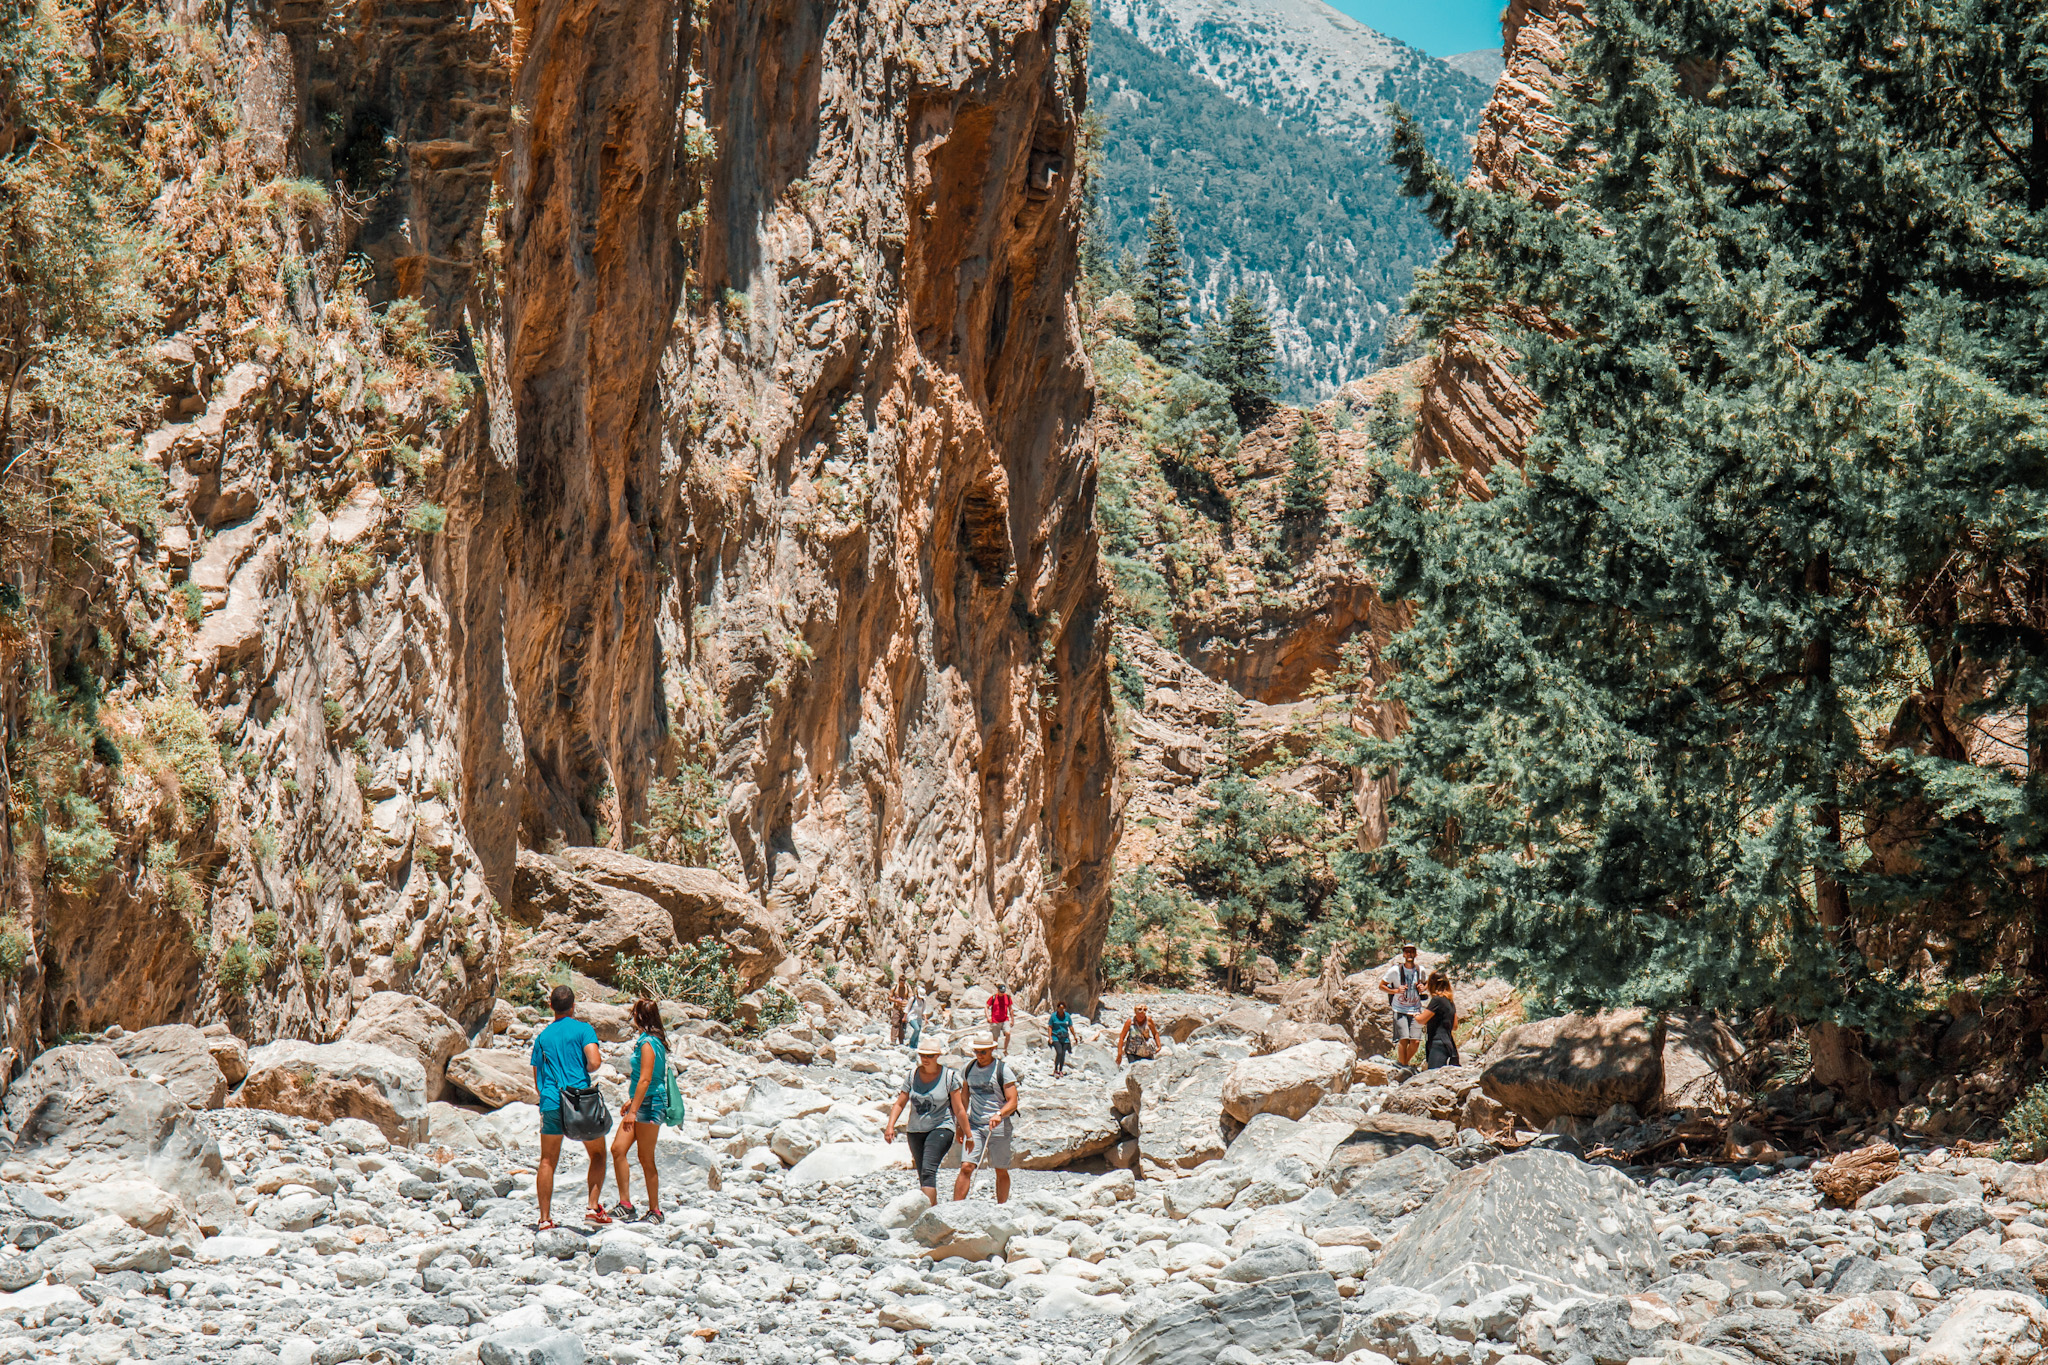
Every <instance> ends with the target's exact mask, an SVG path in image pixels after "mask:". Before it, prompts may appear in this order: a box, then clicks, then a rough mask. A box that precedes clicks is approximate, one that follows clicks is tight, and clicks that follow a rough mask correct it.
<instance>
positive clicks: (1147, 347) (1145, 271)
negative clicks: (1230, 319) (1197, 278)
mask: <svg viewBox="0 0 2048 1365" xmlns="http://www.w3.org/2000/svg"><path fill="white" fill-rule="evenodd" d="M1131 303H1132V306H1133V308H1134V309H1135V310H1136V312H1137V315H1138V316H1137V322H1136V323H1135V324H1134V325H1133V326H1132V328H1131V339H1132V340H1133V341H1135V342H1137V343H1138V345H1139V347H1140V348H1141V349H1142V350H1143V351H1144V352H1145V354H1146V355H1149V356H1151V357H1152V358H1153V359H1154V360H1157V361H1160V362H1162V363H1164V364H1167V365H1178V364H1180V362H1181V358H1182V355H1183V354H1184V353H1185V351H1186V350H1187V343H1188V330H1189V329H1188V262H1187V257H1186V255H1185V254H1183V253H1182V251H1181V246H1180V229H1179V228H1178V227H1177V226H1176V225H1175V224H1174V221H1173V201H1172V200H1170V199H1168V198H1167V197H1166V196H1165V195H1163V194H1162V195H1160V196H1159V198H1158V199H1156V200H1154V201H1153V204H1152V217H1151V218H1150V220H1148V221H1147V223H1146V224H1145V258H1144V260H1143V261H1141V262H1140V263H1139V265H1138V273H1137V278H1136V280H1135V282H1134V283H1133V284H1132V287H1131Z"/></svg>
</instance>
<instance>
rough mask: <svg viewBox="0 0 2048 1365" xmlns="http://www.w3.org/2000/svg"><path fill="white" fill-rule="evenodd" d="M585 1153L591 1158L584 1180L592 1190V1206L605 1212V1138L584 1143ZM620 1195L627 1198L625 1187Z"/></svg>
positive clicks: (600, 1211)
mask: <svg viewBox="0 0 2048 1365" xmlns="http://www.w3.org/2000/svg"><path fill="white" fill-rule="evenodd" d="M583 1154H584V1155H585V1156H587V1157H589V1158H590V1170H589V1172H588V1173H587V1174H586V1175H585V1176H584V1181H585V1183H586V1184H587V1185H588V1187H589V1191H590V1207H592V1208H593V1209H596V1210H597V1211H598V1212H599V1213H603V1212H604V1139H603V1138H592V1139H591V1140H590V1141H588V1142H586V1143H584V1144H583ZM619 1197H620V1198H621V1199H623V1198H625V1191H624V1190H623V1189H621V1190H620V1191H619Z"/></svg>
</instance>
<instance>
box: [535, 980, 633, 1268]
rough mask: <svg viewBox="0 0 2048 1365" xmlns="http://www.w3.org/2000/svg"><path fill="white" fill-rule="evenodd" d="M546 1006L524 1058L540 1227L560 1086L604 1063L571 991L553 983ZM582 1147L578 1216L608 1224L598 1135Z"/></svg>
mask: <svg viewBox="0 0 2048 1365" xmlns="http://www.w3.org/2000/svg"><path fill="white" fill-rule="evenodd" d="M548 1007H549V1008H550V1009H552V1010H554V1012H555V1022H554V1023H552V1024H549V1025H548V1026H547V1027H546V1028H544V1029H542V1030H541V1031H540V1033H539V1034H538V1035H537V1036H536V1037H535V1038H534V1040H533V1053H532V1055H531V1056H529V1057H528V1058H527V1060H528V1061H529V1062H531V1063H532V1064H533V1086H534V1089H536V1090H538V1091H539V1092H540V1170H539V1171H538V1172H536V1173H535V1175H534V1184H535V1186H536V1187H537V1192H538V1194H539V1195H540V1230H545V1229H547V1228H551V1227H553V1226H554V1225H555V1220H554V1219H553V1218H552V1217H551V1216H550V1214H551V1213H552V1212H553V1209H554V1202H555V1164H556V1163H557V1162H558V1161H560V1160H561V1157H562V1091H563V1090H564V1089H565V1088H568V1089H580V1088H582V1087H584V1086H587V1085H589V1084H590V1073H591V1072H593V1071H595V1070H597V1069H598V1067H600V1066H602V1065H604V1061H603V1059H602V1058H601V1057H599V1055H598V1051H597V1030H596V1029H594V1028H592V1027H591V1026H590V1025H588V1024H586V1023H584V1022H583V1021H582V1020H581V1019H578V1018H576V1017H575V1013H576V992H574V991H572V990H570V989H569V988H568V987H567V986H557V987H555V988H554V990H552V991H550V992H549V993H548ZM583 1152H584V1155H586V1156H588V1157H589V1158H590V1173H589V1175H588V1176H587V1177H586V1178H585V1181H584V1183H585V1184H586V1185H587V1186H588V1188H589V1193H590V1207H589V1209H587V1210H586V1211H585V1212H584V1215H583V1218H584V1221H585V1222H589V1223H609V1222H611V1221H612V1220H611V1215H610V1214H608V1213H606V1212H605V1211H604V1139H602V1138H592V1139H591V1140H590V1141H588V1142H586V1143H584V1144H583Z"/></svg>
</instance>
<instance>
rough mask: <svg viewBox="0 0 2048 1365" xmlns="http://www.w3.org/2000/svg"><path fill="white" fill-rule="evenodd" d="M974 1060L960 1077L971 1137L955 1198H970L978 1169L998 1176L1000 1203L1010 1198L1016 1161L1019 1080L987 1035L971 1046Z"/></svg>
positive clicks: (968, 1133) (997, 1187)
mask: <svg viewBox="0 0 2048 1365" xmlns="http://www.w3.org/2000/svg"><path fill="white" fill-rule="evenodd" d="M971 1046H972V1047H973V1049H974V1060H973V1061H972V1062H969V1063H968V1064H967V1068H966V1070H964V1071H963V1072H962V1073H961V1075H960V1080H961V1084H962V1088H964V1089H965V1090H966V1091H967V1133H966V1135H965V1146H964V1147H963V1149H962V1156H961V1161H960V1175H959V1178H958V1179H956V1180H954V1182H953V1198H954V1200H955V1201H956V1202H957V1201H959V1200H962V1199H965V1198H966V1197H967V1189H968V1186H970V1185H972V1184H973V1183H974V1171H975V1168H976V1167H978V1166H988V1167H991V1168H992V1169H993V1170H994V1171H995V1173H996V1202H997V1203H998V1204H1003V1203H1007V1202H1009V1198H1010V1168H1011V1167H1012V1166H1014V1165H1015V1164H1016V1158H1015V1157H1014V1156H1013V1155H1012V1154H1011V1151H1010V1129H1011V1125H1010V1118H1011V1116H1012V1115H1013V1114H1015V1113H1016V1112H1017V1077H1016V1076H1015V1074H1014V1073H1012V1072H1011V1070H1010V1064H1009V1063H1008V1062H1005V1061H999V1060H997V1058H996V1040H995V1039H994V1038H993V1037H992V1036H990V1035H988V1034H983V1035H982V1036H981V1037H979V1038H976V1039H975V1040H974V1042H973V1044H972V1045H971Z"/></svg>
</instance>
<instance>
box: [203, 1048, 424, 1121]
mask: <svg viewBox="0 0 2048 1365" xmlns="http://www.w3.org/2000/svg"><path fill="white" fill-rule="evenodd" d="M426 1089H427V1076H426V1069H425V1068H424V1067H422V1066H421V1065H420V1064H419V1062H418V1061H417V1060H415V1059H413V1058H411V1057H401V1056H399V1055H398V1054H397V1053H395V1052H392V1051H389V1050H388V1049H385V1048H381V1047H376V1046H374V1045H372V1044H369V1043H354V1042H347V1043H328V1044H325V1045H324V1046H323V1045H315V1044H311V1043H302V1042H299V1041H298V1040H297V1039H291V1038H287V1039H284V1040H282V1041H279V1042H275V1043H270V1044H267V1045H266V1046H264V1047H260V1048H258V1049H257V1050H256V1052H255V1053H254V1055H252V1056H251V1057H250V1058H249V1078H248V1079H247V1080H245V1081H243V1082H242V1088H241V1089H240V1090H237V1091H236V1092H235V1094H234V1095H233V1097H232V1098H231V1099H230V1100H229V1101H228V1104H229V1107H231V1108H236V1109H268V1110H270V1111H272V1112H273V1113H278V1114H296V1115H298V1116H299V1117H300V1118H309V1119H315V1120H318V1121H320V1122H323V1123H325V1122H328V1121H331V1120H333V1119H339V1118H354V1119H364V1120H367V1121H368V1122H370V1123H373V1124H375V1125H376V1126H377V1129H378V1131H380V1132H382V1133H383V1134H384V1136H385V1137H387V1138H389V1139H390V1140H391V1141H392V1142H395V1143H400V1144H408V1143H413V1142H417V1141H419V1140H420V1138H422V1137H423V1136H425V1132H426V1112H427V1095H426Z"/></svg>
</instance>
